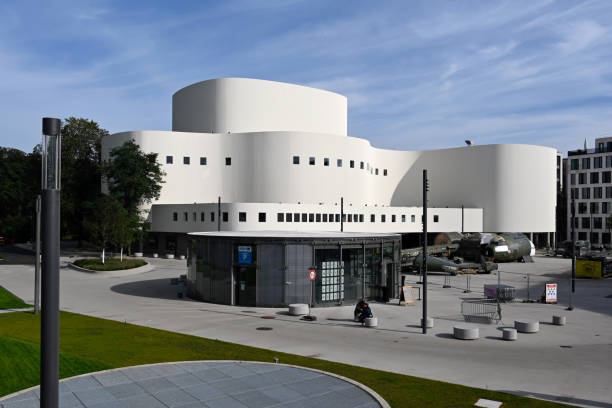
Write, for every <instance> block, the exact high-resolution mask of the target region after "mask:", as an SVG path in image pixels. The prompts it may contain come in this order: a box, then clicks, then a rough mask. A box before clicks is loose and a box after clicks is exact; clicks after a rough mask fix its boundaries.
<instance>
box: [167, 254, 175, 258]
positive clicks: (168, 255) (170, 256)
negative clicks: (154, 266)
mask: <svg viewBox="0 0 612 408" xmlns="http://www.w3.org/2000/svg"><path fill="white" fill-rule="evenodd" d="M166 259H174V254H166Z"/></svg>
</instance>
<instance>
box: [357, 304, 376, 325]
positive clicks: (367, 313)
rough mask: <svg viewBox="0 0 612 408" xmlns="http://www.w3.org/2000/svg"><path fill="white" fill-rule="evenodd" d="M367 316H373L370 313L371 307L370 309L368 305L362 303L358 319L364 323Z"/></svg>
mask: <svg viewBox="0 0 612 408" xmlns="http://www.w3.org/2000/svg"><path fill="white" fill-rule="evenodd" d="M368 317H374V315H373V314H372V309H370V305H368V304H367V303H364V305H363V310H362V312H361V315H359V321H361V323H362V324H363V323H365V321H366V318H368Z"/></svg>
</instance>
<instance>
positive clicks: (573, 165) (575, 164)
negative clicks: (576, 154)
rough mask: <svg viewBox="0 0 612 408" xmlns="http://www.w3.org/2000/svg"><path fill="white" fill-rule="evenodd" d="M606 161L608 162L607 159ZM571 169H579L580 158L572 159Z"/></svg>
mask: <svg viewBox="0 0 612 408" xmlns="http://www.w3.org/2000/svg"><path fill="white" fill-rule="evenodd" d="M610 157H612V156H610ZM606 163H607V160H606ZM611 163H612V162H611ZM570 169H571V170H578V159H572V160H571V161H570Z"/></svg>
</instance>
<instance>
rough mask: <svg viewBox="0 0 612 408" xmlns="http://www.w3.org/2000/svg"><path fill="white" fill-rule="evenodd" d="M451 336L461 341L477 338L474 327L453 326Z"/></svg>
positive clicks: (476, 329)
mask: <svg viewBox="0 0 612 408" xmlns="http://www.w3.org/2000/svg"><path fill="white" fill-rule="evenodd" d="M453 336H455V338H457V339H461V340H476V339H477V338H478V327H474V326H464V325H462V326H455V327H453Z"/></svg>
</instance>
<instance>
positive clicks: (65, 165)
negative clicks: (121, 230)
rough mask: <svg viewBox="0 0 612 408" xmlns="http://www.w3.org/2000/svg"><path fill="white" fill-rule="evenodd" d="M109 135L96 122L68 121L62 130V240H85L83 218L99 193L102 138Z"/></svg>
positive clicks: (69, 119)
mask: <svg viewBox="0 0 612 408" xmlns="http://www.w3.org/2000/svg"><path fill="white" fill-rule="evenodd" d="M108 134H109V133H108V131H106V130H105V129H102V128H101V127H100V126H99V125H98V124H97V123H96V122H94V121H93V120H89V119H84V118H75V117H69V118H67V119H65V120H64V123H63V126H62V185H61V189H62V190H61V195H62V196H61V199H62V205H61V212H62V214H61V217H62V218H61V220H62V221H61V222H62V224H61V225H62V236H63V237H66V238H69V239H77V240H78V241H79V245H80V244H81V242H82V240H83V239H85V238H87V237H86V236H85V234H86V230H85V218H86V217H87V215H88V214H89V213H90V212H91V210H92V209H93V206H94V201H95V200H96V197H97V196H98V195H99V194H100V189H101V176H102V169H101V146H102V138H103V137H104V136H107V135H108Z"/></svg>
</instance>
